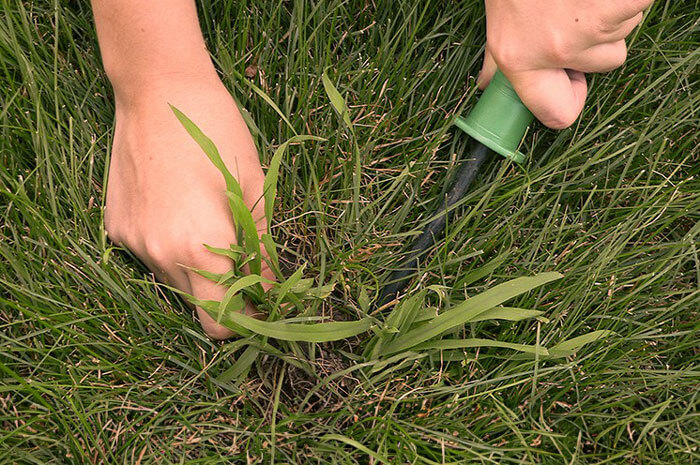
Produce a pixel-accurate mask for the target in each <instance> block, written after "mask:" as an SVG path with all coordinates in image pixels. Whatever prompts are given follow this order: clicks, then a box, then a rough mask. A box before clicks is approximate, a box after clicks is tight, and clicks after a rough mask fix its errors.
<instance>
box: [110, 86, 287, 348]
mask: <svg viewBox="0 0 700 465" xmlns="http://www.w3.org/2000/svg"><path fill="white" fill-rule="evenodd" d="M156 81H157V82H155V83H153V82H151V83H149V84H148V85H144V84H143V83H139V86H138V89H137V90H135V91H133V92H123V91H121V89H120V91H118V92H116V95H117V101H116V129H115V134H114V144H113V147H112V156H111V164H110V169H109V183H108V189H107V201H106V214H105V225H106V228H107V232H108V234H109V237H110V239H111V240H113V241H114V242H116V243H119V244H122V245H124V246H126V247H128V248H129V249H131V251H132V252H133V253H134V254H135V255H136V256H138V257H139V258H140V259H141V260H142V261H143V262H144V263H145V264H146V265H147V266H148V268H150V269H151V270H152V271H153V272H154V273H155V275H156V277H157V278H158V280H160V281H162V282H165V283H167V284H169V285H172V286H175V287H177V288H179V289H181V290H183V291H185V292H187V293H189V294H192V295H194V296H195V297H197V298H198V299H204V300H220V299H221V297H222V296H223V294H224V292H225V289H224V288H222V287H221V286H217V285H216V284H215V283H214V282H212V281H210V280H207V279H205V278H203V277H202V276H200V275H198V274H197V273H195V272H193V271H191V270H189V269H187V268H186V267H193V268H197V269H204V270H207V271H211V272H215V273H224V272H226V271H228V270H230V269H231V263H230V261H229V259H227V258H225V257H222V256H219V255H216V254H213V253H211V252H209V251H208V250H206V249H205V247H204V246H203V244H207V245H211V246H214V247H224V248H226V247H228V246H229V244H231V243H233V242H235V234H234V227H233V223H232V217H231V213H230V210H229V207H228V202H227V198H226V196H225V194H224V192H225V190H226V186H225V183H224V180H223V177H222V175H221V174H220V173H219V172H218V171H217V169H216V168H215V167H214V165H213V164H212V163H211V161H210V160H209V159H208V158H207V156H206V155H205V154H204V152H203V151H202V149H201V148H200V147H199V146H198V145H197V144H196V142H195V141H194V140H193V139H192V138H190V136H189V134H188V133H187V132H186V131H185V129H184V128H183V127H182V125H181V124H180V122H179V121H178V120H177V118H176V117H175V115H174V114H173V112H172V110H171V109H170V107H169V106H168V104H169V103H171V104H172V105H174V106H175V107H177V108H178V109H180V110H181V111H182V112H183V113H185V114H186V115H187V116H188V117H189V118H190V119H192V121H194V122H195V124H197V125H198V126H199V127H200V128H201V129H202V131H203V132H204V133H205V134H206V135H207V136H209V137H210V138H211V139H212V140H213V141H214V143H215V144H216V145H217V147H218V149H219V152H220V153H221V157H222V158H223V159H224V162H225V163H226V165H227V167H228V169H229V170H230V171H231V173H233V175H234V176H236V177H237V179H238V181H239V183H240V184H241V187H242V189H243V193H244V200H245V202H246V204H247V205H248V206H249V207H252V206H253V205H255V209H254V211H253V217H254V219H256V220H257V226H258V230H259V233H263V232H265V229H266V223H265V217H264V205H263V201H262V194H263V187H262V186H263V172H262V169H261V167H260V161H259V159H258V154H257V151H256V149H255V145H254V143H253V141H252V139H251V137H250V133H249V132H248V128H247V127H246V125H245V123H244V121H243V119H242V117H241V115H240V113H239V111H238V108H237V107H236V104H235V102H234V100H233V99H232V98H231V96H230V95H229V93H228V91H227V90H226V89H225V88H224V86H223V85H222V84H221V82H220V81H218V79H217V78H216V77H214V78H213V79H212V78H209V77H207V78H204V79H200V78H192V77H179V76H173V75H168V76H167V79H159V80H156ZM120 95H121V96H128V98H120ZM256 202H257V203H256ZM263 274H265V277H267V278H268V279H273V278H274V277H273V275H272V273H271V272H270V271H269V270H266V271H265V272H264V273H263ZM197 312H198V314H199V319H200V322H201V324H202V327H203V328H204V330H205V331H206V333H207V334H208V335H209V336H210V337H212V338H214V339H223V338H227V337H229V336H231V335H232V333H231V331H229V330H228V329H226V328H224V327H222V326H219V325H217V324H216V322H215V321H214V320H213V319H212V318H211V317H210V316H209V315H208V314H207V313H206V312H205V311H203V310H202V309H199V308H198V309H197ZM246 312H247V313H251V314H252V313H254V309H253V308H252V307H251V306H250V305H249V308H247V309H246Z"/></svg>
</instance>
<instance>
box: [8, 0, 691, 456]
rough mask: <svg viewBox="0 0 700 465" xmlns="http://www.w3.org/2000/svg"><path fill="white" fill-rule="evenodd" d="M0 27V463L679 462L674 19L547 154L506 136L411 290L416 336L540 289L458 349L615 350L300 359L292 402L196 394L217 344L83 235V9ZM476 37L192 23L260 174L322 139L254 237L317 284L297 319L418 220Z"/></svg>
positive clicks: (682, 290)
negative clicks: (510, 157)
mask: <svg viewBox="0 0 700 465" xmlns="http://www.w3.org/2000/svg"><path fill="white" fill-rule="evenodd" d="M2 12H3V14H2V15H0V76H1V77H0V82H1V83H2V87H1V88H0V102H2V106H1V108H0V194H1V195H0V199H1V200H0V211H1V212H2V213H1V214H2V216H1V217H0V327H1V329H0V380H1V381H0V462H2V463H142V464H145V463H212V462H225V461H230V462H233V463H304V464H307V463H309V464H311V463H319V464H321V463H323V464H326V463H335V464H353V463H358V464H364V463H382V461H385V462H387V463H416V464H423V463H425V464H433V463H455V462H457V463H484V464H486V463H499V464H500V463H503V464H508V463H514V464H515V463H518V464H521V463H547V464H549V463H562V464H584V463H585V464H588V463H591V464H593V463H628V464H657V463H663V464H683V465H686V464H695V463H700V416H699V412H698V407H699V405H698V404H699V403H700V398H699V394H698V392H699V390H698V386H699V385H700V366H699V364H698V361H699V355H700V349H699V348H698V346H699V344H698V340H699V338H700V323H699V322H698V321H699V320H698V313H699V311H700V250H699V248H700V246H699V245H698V238H699V237H700V150H698V147H697V146H698V129H697V128H698V126H699V125H700V116H699V114H698V110H699V107H700V93H699V92H698V80H699V74H698V65H699V64H700V52H699V50H700V47H699V45H700V43H699V42H698V37H699V35H698V32H700V26H699V22H700V3H698V2H697V1H684V2H678V1H676V2H674V1H671V0H667V1H662V0H657V2H656V3H655V4H654V6H653V7H652V9H651V11H650V12H649V14H648V16H647V18H646V20H645V22H644V25H643V27H642V28H641V29H640V30H638V31H637V32H636V33H635V34H634V36H633V37H632V38H631V39H630V40H629V44H630V57H629V60H628V62H627V63H626V65H625V66H624V67H623V68H621V69H619V70H617V71H615V72H612V73H609V74H605V75H598V76H592V77H591V79H590V84H591V89H592V92H591V95H590V97H589V100H588V105H587V107H586V109H585V111H584V114H583V115H582V117H581V119H580V120H579V121H578V122H577V124H576V125H575V126H574V127H573V128H571V129H569V130H566V131H562V132H554V131H549V130H546V129H544V128H542V127H534V129H533V130H532V131H531V133H530V134H529V135H528V137H527V139H526V141H527V142H526V147H524V151H525V152H526V153H527V154H528V161H527V163H526V165H525V166H524V167H522V168H518V167H515V166H514V165H512V164H509V163H498V162H496V161H495V160H494V161H492V162H491V163H489V164H488V166H486V167H485V168H484V170H483V172H482V173H481V175H480V176H479V180H478V182H477V184H476V185H475V186H473V188H472V190H471V191H470V193H469V195H468V196H467V197H466V198H465V199H464V207H463V208H462V210H461V211H460V213H459V215H457V216H455V219H454V220H453V221H452V222H451V224H450V225H449V230H448V236H447V239H446V240H445V241H443V242H442V243H440V244H439V247H436V248H435V250H434V251H433V253H432V254H431V256H430V259H429V261H428V262H427V263H426V268H425V269H424V270H423V272H421V273H420V275H419V277H418V279H416V280H414V285H413V288H412V290H411V293H412V294H415V293H416V291H417V290H418V289H427V288H428V287H429V286H433V287H431V290H429V291H428V299H429V302H430V303H432V304H433V305H435V306H437V307H439V308H440V309H441V310H444V309H447V308H449V307H451V306H452V305H455V304H457V303H459V302H461V301H464V300H465V297H469V296H474V295H476V294H477V293H480V292H482V291H484V290H485V289H487V288H490V287H494V286H495V285H497V284H499V283H502V282H505V281H507V280H509V279H512V278H516V277H520V276H530V275H534V274H535V273H539V272H551V271H557V272H560V273H562V274H564V278H563V279H560V280H558V281H555V282H553V283H550V284H547V285H546V286H543V287H541V288H539V289H537V290H535V291H532V292H530V293H529V294H526V295H524V296H521V297H518V298H516V299H514V300H511V301H509V302H508V305H512V306H517V307H524V308H532V309H537V310H541V311H544V312H545V313H544V316H546V317H547V319H548V320H549V321H548V322H543V321H539V320H526V321H522V322H514V323H513V322H500V323H499V324H494V323H493V322H480V323H472V324H469V325H468V326H466V327H465V328H464V329H463V330H462V331H461V332H460V335H461V336H463V337H469V338H484V339H492V340H498V341H501V342H504V343H514V344H529V345H532V344H537V345H542V346H545V347H551V346H555V345H556V344H558V343H560V342H562V341H564V340H567V339H570V338H572V337H576V336H579V335H581V334H585V333H588V332H591V331H595V330H612V331H615V333H616V335H615V336H613V337H609V338H607V339H606V340H605V342H596V343H593V344H590V345H587V346H585V347H584V348H583V349H582V350H579V351H578V352H577V353H576V354H575V355H573V356H570V357H568V358H566V359H563V360H553V361H550V360H542V359H539V358H538V359H536V360H533V359H532V358H524V356H522V354H518V353H516V352H513V351H510V350H506V349H503V348H498V347H492V348H480V349H474V348H471V349H470V348H467V349H464V354H463V356H461V357H459V358H458V359H455V360H448V359H444V358H442V359H441V358H440V357H424V358H421V359H416V360H410V359H405V360H403V361H395V362H394V363H386V364H383V365H375V366H370V367H361V368H359V369H358V368H357V367H356V366H355V365H354V362H353V361H352V360H350V359H349V357H350V355H351V354H353V353H354V352H355V351H356V349H357V348H358V347H362V345H363V344H364V343H366V338H368V337H370V335H367V336H364V335H363V336H360V337H357V338H353V339H351V340H347V341H342V342H337V343H333V344H309V345H304V346H300V347H301V348H302V349H303V350H304V354H303V355H304V356H305V357H307V358H308V359H310V360H312V361H313V362H314V366H315V371H316V373H317V375H318V377H316V378H315V377H312V376H309V375H308V374H307V373H306V372H305V371H303V370H300V369H298V368H295V367H291V366H290V365H289V364H288V363H286V362H284V361H281V360H280V359H279V358H276V357H271V356H268V357H267V358H263V359H260V360H259V361H258V362H256V363H255V364H254V365H253V368H252V370H251V372H250V374H249V376H248V377H247V379H246V381H245V382H244V383H242V384H239V385H236V384H233V383H229V382H221V381H220V380H221V375H222V374H224V373H227V372H228V373H229V375H230V374H231V372H230V369H231V367H232V366H234V363H235V362H236V360H237V359H238V358H239V357H240V356H241V355H242V352H241V350H240V348H241V344H242V343H241V342H240V341H231V342H227V343H214V342H211V341H209V340H208V339H207V338H206V337H204V336H203V333H202V331H201V330H200V329H199V327H198V324H197V323H196V321H194V319H193V317H192V314H191V312H190V311H189V310H187V309H186V307H185V306H184V304H183V303H182V302H181V301H180V300H179V298H178V297H177V296H176V295H175V294H173V293H171V292H169V291H168V290H167V289H164V288H163V287H159V286H157V285H156V284H155V283H154V280H153V278H152V276H151V275H150V274H148V273H147V272H146V270H145V269H144V268H143V267H142V266H141V265H140V264H139V263H138V262H137V261H135V260H134V259H133V257H131V256H130V255H129V254H128V253H127V252H126V251H123V250H121V249H117V248H115V247H113V246H112V245H111V244H110V243H109V242H108V241H107V240H106V238H105V234H104V228H103V226H102V208H101V207H102V205H103V193H104V183H105V179H106V169H105V167H106V166H107V164H106V162H107V161H108V153H109V145H110V140H111V135H112V111H113V107H112V99H111V90H110V88H109V85H108V83H107V81H106V79H105V77H104V74H103V72H102V70H101V65H100V62H99V54H98V50H97V43H96V40H95V34H94V28H93V26H92V24H91V12H90V9H89V7H88V5H87V3H86V2H70V3H67V2H57V1H56V2H34V3H32V2H23V3H21V2H10V1H8V0H3V2H2ZM482 16H483V6H482V5H481V2H479V1H467V0H465V1H454V2H444V1H443V2H438V1H433V0H426V1H422V2H421V1H417V0H407V1H405V2H359V1H357V2H356V1H351V2H340V1H334V0H330V1H327V2H317V3H311V2H302V1H296V0H295V1H289V2H284V3H281V4H276V2H244V1H242V2H232V1H228V0H223V1H219V2H206V3H203V4H201V5H200V18H201V20H202V25H203V29H204V32H205V36H206V38H207V41H208V43H209V45H210V48H211V51H212V55H213V56H214V57H215V60H216V62H217V66H218V68H219V70H220V72H221V75H222V77H223V79H224V82H225V83H226V84H227V85H228V86H229V87H230V89H231V91H232V93H233V94H234V95H235V96H236V98H237V99H238V100H239V101H240V102H241V104H242V105H243V106H244V107H245V108H247V110H248V112H249V114H250V117H251V119H252V121H254V122H255V126H256V127H257V130H254V131H253V132H254V137H255V139H256V143H257V144H258V147H259V148H260V151H261V156H262V158H263V160H264V162H265V163H267V162H269V161H270V159H271V157H272V154H273V153H274V151H275V149H276V148H277V147H278V146H279V145H280V144H282V143H284V142H285V141H287V140H288V139H289V138H290V137H292V136H294V135H295V134H311V135H314V136H318V137H322V138H324V139H326V142H307V143H304V144H300V145H293V146H291V147H290V148H289V152H288V154H287V155H286V156H285V158H284V160H283V162H282V166H281V172H280V184H279V188H278V189H279V191H278V193H279V198H278V204H277V207H276V210H275V212H274V217H275V222H274V223H273V225H272V232H273V234H274V235H275V239H276V241H277V242H278V243H279V244H282V245H283V248H282V250H280V253H281V261H282V266H283V268H284V269H285V270H286V272H288V273H289V274H291V272H293V271H294V270H295V269H296V268H297V267H298V266H299V265H300V264H301V263H308V268H307V270H306V272H305V276H306V277H308V278H314V279H315V281H316V283H317V284H323V283H328V282H333V283H335V290H334V292H333V293H332V295H331V296H330V297H329V298H327V299H325V300H323V301H315V303H314V304H312V305H311V306H310V308H309V312H310V314H317V315H324V316H328V317H330V318H332V319H334V320H350V319H358V318H359V317H360V316H362V315H363V312H364V310H363V306H366V303H367V301H372V300H373V298H374V297H375V296H376V294H377V292H378V289H379V285H380V283H381V280H382V279H383V278H384V277H386V275H387V274H388V271H389V270H391V268H392V266H393V265H395V264H396V263H397V261H396V257H398V256H399V254H400V253H401V252H402V251H404V250H405V248H404V247H405V245H406V244H407V243H408V242H409V241H410V237H411V236H412V234H414V233H415V231H416V230H418V229H419V228H420V227H421V226H423V225H424V224H426V222H427V221H429V219H430V215H431V212H432V210H433V209H434V208H435V206H436V205H438V204H439V202H440V198H441V194H442V192H443V191H444V188H445V187H444V186H445V184H444V181H445V179H446V177H447V176H448V174H449V172H450V169H451V168H452V167H453V166H454V165H455V163H456V159H457V157H459V156H460V154H461V153H462V152H463V151H464V150H465V147H466V146H467V141H466V138H465V137H464V136H463V135H461V134H459V133H458V132H456V131H455V130H454V129H453V128H452V126H451V122H452V120H453V117H454V116H455V115H457V114H459V113H461V112H463V111H466V110H468V109H469V108H470V106H471V105H472V104H473V103H474V101H475V86H474V78H475V76H476V74H477V72H478V70H479V66H480V53H481V49H482V45H483V37H484V22H483V17H482ZM246 68H248V71H249V73H248V74H252V73H251V71H254V72H255V74H254V75H253V77H252V78H249V77H246ZM324 72H325V73H326V75H327V76H328V78H329V80H330V82H331V83H332V84H333V85H334V86H335V87H336V88H337V89H338V91H339V92H340V94H341V95H342V96H343V97H344V98H345V100H346V101H347V103H348V107H349V112H348V114H347V115H348V117H349V121H350V123H351V127H348V125H347V124H346V122H344V118H343V117H342V116H341V115H338V113H337V112H336V111H335V110H334V108H333V106H332V105H331V101H330V99H329V96H328V93H327V92H326V88H327V87H326V86H324V83H323V81H322V76H323V74H324ZM270 102H272V103H274V105H275V106H276V107H277V108H278V109H279V112H280V113H281V114H282V115H283V116H284V118H282V117H281V115H280V114H278V112H277V110H276V109H275V108H274V107H273V106H272V105H271V104H270ZM285 118H286V119H287V120H288V121H289V123H287V122H286V121H285V120H284V119H285ZM202 156H204V155H202ZM489 264H492V265H493V264H495V265H496V266H491V267H490V268H489V267H488V265H489ZM485 266H486V267H485ZM343 370H345V371H343ZM217 378H218V379H219V380H217Z"/></svg>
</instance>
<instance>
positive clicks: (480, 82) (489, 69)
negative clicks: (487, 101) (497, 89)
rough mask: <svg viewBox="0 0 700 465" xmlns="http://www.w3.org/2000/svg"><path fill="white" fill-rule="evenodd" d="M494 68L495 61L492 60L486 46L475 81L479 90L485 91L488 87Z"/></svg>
mask: <svg viewBox="0 0 700 465" xmlns="http://www.w3.org/2000/svg"><path fill="white" fill-rule="evenodd" d="M496 68H497V66H496V60H494V59H493V55H491V51H489V47H488V44H487V45H486V50H485V51H484V64H483V65H482V66H481V72H480V73H479V77H478V78H477V80H476V85H477V86H479V89H481V90H484V89H486V86H488V85H489V82H491V78H492V77H493V75H494V74H495V73H496Z"/></svg>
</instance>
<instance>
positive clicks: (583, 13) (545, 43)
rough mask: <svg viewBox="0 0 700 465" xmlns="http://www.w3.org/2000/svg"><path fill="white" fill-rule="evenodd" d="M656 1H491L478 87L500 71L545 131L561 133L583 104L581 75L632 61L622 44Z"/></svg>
mask: <svg viewBox="0 0 700 465" xmlns="http://www.w3.org/2000/svg"><path fill="white" fill-rule="evenodd" d="M652 1H653V0H614V1H611V0H587V1H581V0H557V1H552V0H528V1H523V0H486V35H487V41H486V54H485V57H484V66H483V69H482V71H481V75H480V76H479V87H481V88H482V89H483V88H485V87H486V85H488V83H489V81H490V80H491V77H492V76H493V74H494V73H495V71H496V68H498V69H500V70H501V71H502V72H503V74H504V75H505V76H506V77H507V78H508V79H509V80H510V82H511V83H512V84H513V87H514V88H515V91H516V92H517V93H518V95H519V96H520V98H521V99H522V101H523V103H524V104H525V105H526V106H527V107H528V108H529V109H530V111H532V113H533V114H534V115H535V117H537V119H538V120H540V121H541V122H542V123H543V124H545V125H546V126H549V127H551V128H554V129H563V128H566V127H568V126H570V125H571V124H573V122H574V121H575V120H576V118H578V115H579V114H580V113H581V110H582V109H583V105H584V102H585V100H586V92H587V85H586V78H585V75H584V73H599V72H605V71H610V70H612V69H615V68H617V67H619V66H621V65H622V64H623V63H624V62H625V59H626V58H627V47H626V45H625V40H624V39H625V37H627V36H628V35H629V34H630V33H631V32H632V31H633V30H634V28H635V27H636V26H637V25H638V24H639V23H640V22H641V21H642V14H643V13H642V12H643V10H644V9H645V8H647V7H648V6H649V5H651V3H652Z"/></svg>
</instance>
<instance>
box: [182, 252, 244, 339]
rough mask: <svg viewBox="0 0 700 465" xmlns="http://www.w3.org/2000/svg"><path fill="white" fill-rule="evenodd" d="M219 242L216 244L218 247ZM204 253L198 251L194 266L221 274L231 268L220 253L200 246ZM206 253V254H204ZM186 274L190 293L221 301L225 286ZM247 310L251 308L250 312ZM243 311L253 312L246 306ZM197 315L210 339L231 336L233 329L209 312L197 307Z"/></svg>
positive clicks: (195, 275)
mask: <svg viewBox="0 0 700 465" xmlns="http://www.w3.org/2000/svg"><path fill="white" fill-rule="evenodd" d="M220 245H221V244H218V245H216V247H219V246H220ZM202 249H203V251H204V253H202V252H199V254H200V255H198V258H197V261H198V265H195V266H194V267H196V268H198V269H203V270H207V271H210V272H212V273H218V274H223V273H226V272H227V271H229V270H230V269H231V266H232V265H231V260H229V259H228V258H226V257H223V256H221V255H215V254H213V253H211V252H209V251H207V250H206V249H204V246H202ZM205 253H206V254H207V255H206V256H205V255H204V254H205ZM187 276H188V278H189V285H190V288H191V289H192V295H193V296H194V297H195V298H197V299H199V300H215V301H221V299H222V298H223V297H224V294H225V293H226V287H225V286H221V285H218V284H216V283H215V282H214V281H212V280H210V279H207V278H205V277H204V276H201V275H199V274H197V273H195V272H193V271H189V270H188V271H187ZM248 310H251V311H250V312H249V311H248ZM245 313H253V311H252V309H248V308H246V312H245ZM197 316H198V317H199V322H200V324H201V325H202V329H204V331H205V332H206V333H207V335H209V337H211V338H212V339H216V340H220V339H228V338H229V337H231V336H233V331H231V330H230V329H228V328H225V327H224V326H221V325H220V324H218V323H217V322H216V321H215V320H214V319H213V318H212V317H211V316H209V314H208V313H207V312H206V311H205V310H204V309H202V308H201V307H197Z"/></svg>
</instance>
